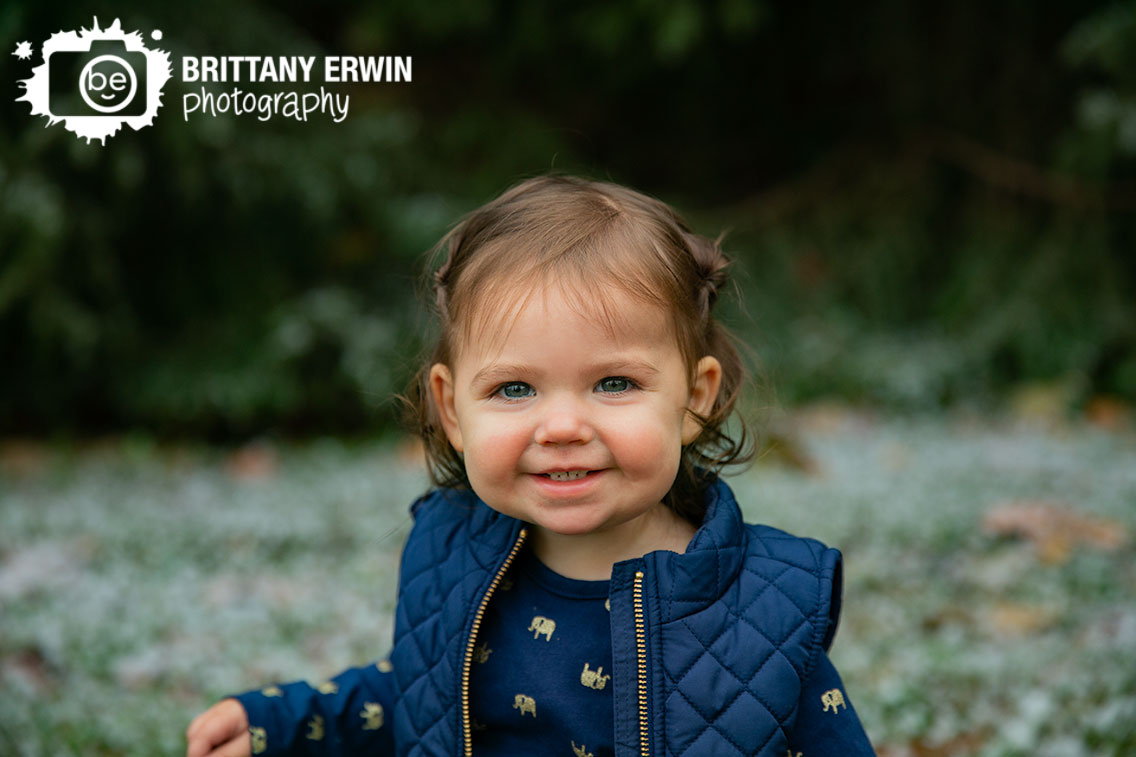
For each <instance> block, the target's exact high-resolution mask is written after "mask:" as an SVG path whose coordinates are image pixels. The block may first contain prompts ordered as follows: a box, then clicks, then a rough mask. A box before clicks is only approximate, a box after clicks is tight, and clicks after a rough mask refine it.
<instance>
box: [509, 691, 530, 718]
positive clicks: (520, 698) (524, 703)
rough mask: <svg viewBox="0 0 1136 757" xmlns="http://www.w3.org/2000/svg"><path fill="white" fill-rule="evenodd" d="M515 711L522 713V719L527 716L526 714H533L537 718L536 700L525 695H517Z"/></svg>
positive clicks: (514, 702)
mask: <svg viewBox="0 0 1136 757" xmlns="http://www.w3.org/2000/svg"><path fill="white" fill-rule="evenodd" d="M513 709H514V710H520V711H521V717H524V716H525V713H526V712H531V713H532V716H533V717H534V718H535V717H536V700H535V699H533V698H532V697H530V696H526V695H524V694H517V695H516V696H515V697H513Z"/></svg>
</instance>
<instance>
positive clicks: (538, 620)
mask: <svg viewBox="0 0 1136 757" xmlns="http://www.w3.org/2000/svg"><path fill="white" fill-rule="evenodd" d="M528 630H530V631H532V632H533V638H534V639H536V638H539V637H540V635H541V634H544V635H545V641H552V634H553V633H554V632H555V631H556V621H555V620H553V619H552V618H546V617H544V616H543V615H537V616H535V617H533V619H532V622H531V623H529V629H528Z"/></svg>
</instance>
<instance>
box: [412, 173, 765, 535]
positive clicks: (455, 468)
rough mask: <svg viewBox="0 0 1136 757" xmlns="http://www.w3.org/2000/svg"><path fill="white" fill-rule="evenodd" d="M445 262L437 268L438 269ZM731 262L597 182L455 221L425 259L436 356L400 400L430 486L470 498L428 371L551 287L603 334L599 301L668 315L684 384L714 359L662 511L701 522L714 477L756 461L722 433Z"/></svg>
mask: <svg viewBox="0 0 1136 757" xmlns="http://www.w3.org/2000/svg"><path fill="white" fill-rule="evenodd" d="M442 257H444V260H443V261H442V262H441V264H440V265H437V264H436V261H437V259H438V258H442ZM728 263H729V261H728V259H727V258H726V256H725V254H724V253H723V252H722V250H721V248H720V246H719V244H718V242H716V241H714V240H711V239H708V238H706V237H703V236H700V235H698V234H694V233H692V232H691V231H690V229H689V228H688V227H687V225H686V223H685V222H684V221H683V220H682V219H681V218H680V217H679V216H678V215H677V214H676V213H675V211H674V210H672V209H671V208H670V207H669V206H668V205H666V204H665V203H663V202H660V201H659V200H656V199H654V198H651V197H648V196H646V195H644V194H641V193H639V192H636V191H634V190H631V189H628V188H626V187H621V186H618V185H616V184H610V183H605V182H597V181H588V180H584V179H579V178H575V177H570V176H540V177H537V178H532V179H527V180H525V181H522V182H520V183H519V184H516V185H515V186H513V187H511V188H510V189H508V190H506V191H505V192H504V193H503V194H501V195H500V196H499V197H497V198H496V199H494V200H492V201H491V202H489V203H488V204H486V205H484V206H482V207H480V208H478V209H477V210H475V211H473V212H472V213H470V214H468V215H466V216H465V217H464V218H462V219H461V220H460V221H459V222H458V224H457V225H456V226H455V227H454V228H453V229H452V230H451V231H450V232H449V233H448V234H447V235H446V236H445V237H443V238H442V240H441V241H440V242H439V243H438V245H437V246H436V247H435V248H434V250H433V253H432V255H431V268H432V269H433V267H434V265H437V268H436V269H435V270H434V271H433V274H432V276H431V279H430V286H431V289H432V292H433V305H434V306H435V310H436V316H437V318H438V322H439V325H440V333H439V337H438V341H437V344H436V345H435V346H434V349H433V351H432V352H431V354H430V357H429V359H428V360H426V361H425V362H424V364H423V366H422V367H421V368H420V369H419V371H418V373H417V374H416V376H415V377H414V379H413V381H412V382H411V385H410V387H409V388H408V392H407V395H406V396H405V397H404V398H403V399H404V402H405V404H406V409H407V413H406V420H407V423H408V425H409V426H410V427H411V428H412V429H413V431H414V432H415V433H417V434H418V435H419V436H421V437H422V440H423V442H424V443H425V447H426V459H427V464H428V467H429V471H430V477H431V479H432V481H433V482H434V483H435V484H437V485H439V486H447V487H458V488H468V487H469V479H468V478H467V477H466V472H465V464H464V462H463V461H462V457H461V455H460V454H459V453H458V452H457V451H456V450H455V449H454V448H453V447H452V446H451V445H450V443H449V440H448V439H447V437H446V434H445V431H444V430H443V428H442V425H441V423H440V421H439V419H438V414H437V410H436V408H435V407H434V404H433V401H432V399H431V396H430V391H429V387H428V376H429V372H430V366H431V365H433V364H434V363H443V364H445V365H450V366H452V365H453V359H454V357H455V356H456V355H457V354H458V351H459V350H460V349H461V345H462V344H463V343H465V342H466V340H469V339H473V338H475V336H476V335H479V334H482V335H484V334H486V333H487V332H488V329H487V327H488V326H489V325H490V324H492V323H493V319H494V317H499V316H500V314H501V309H500V308H494V307H486V306H485V305H484V303H517V302H523V293H525V292H532V291H539V290H541V289H543V288H545V287H548V286H558V287H560V288H561V290H562V291H563V292H564V294H565V295H566V297H568V298H569V302H573V303H575V304H576V305H578V306H579V307H580V308H581V309H582V310H583V309H585V308H586V309H588V311H590V312H595V311H597V310H598V314H599V316H600V317H601V318H603V319H604V320H605V321H606V324H607V325H608V326H609V327H610V326H611V324H612V322H613V319H614V318H615V317H617V314H616V313H613V312H611V311H610V310H609V309H608V307H607V298H605V297H603V296H602V293H603V290H604V289H605V288H609V289H610V288H611V287H615V288H617V289H619V290H621V291H623V292H625V293H626V294H628V295H630V296H632V297H633V298H635V299H638V300H639V301H642V302H644V303H645V304H650V305H653V306H657V307H660V308H661V309H662V310H663V311H664V312H666V313H668V314H669V315H670V321H671V323H670V325H671V328H672V332H673V334H674V336H675V339H676V341H677V343H678V347H679V351H680V353H681V354H682V356H683V360H684V362H685V364H686V366H687V370H688V373H689V375H688V382H689V381H690V380H692V378H693V376H694V373H695V366H696V364H697V363H698V360H699V359H700V358H701V357H703V356H705V355H712V356H713V357H715V358H717V359H718V361H719V363H721V366H722V380H721V386H720V388H719V391H718V397H717V400H716V401H715V403H714V406H713V408H712V410H711V411H710V413H709V414H707V415H706V416H705V417H701V416H699V417H698V422H699V424H700V425H701V427H702V431H701V433H700V434H699V435H698V437H697V438H696V439H695V440H694V441H693V442H691V443H690V444H688V445H685V446H684V447H683V449H682V458H681V463H680V465H679V471H678V475H677V476H676V477H675V482H674V485H673V486H672V487H671V490H670V491H669V492H668V493H667V495H666V497H665V498H664V500H663V501H664V503H665V504H666V505H667V506H668V507H670V508H671V509H672V510H674V511H675V512H676V513H677V514H679V515H680V516H682V517H684V518H686V519H687V520H688V521H690V522H692V523H693V524H694V525H700V524H701V522H702V518H703V516H704V514H705V513H704V506H703V501H702V490H703V489H704V488H705V486H706V484H707V482H708V481H709V480H710V477H711V476H712V475H713V474H716V473H717V472H718V471H719V470H720V469H721V468H722V467H723V466H725V465H729V464H734V463H742V462H746V461H748V460H749V459H751V458H752V457H753V450H752V447H751V445H750V442H749V435H748V433H747V430H746V427H745V424H744V423H743V422H741V421H739V422H738V428H737V431H736V432H735V433H734V434H733V435H731V434H730V433H728V432H727V430H726V428H725V423H726V420H727V418H729V416H730V414H731V413H732V412H733V409H734V405H735V402H736V401H737V398H738V394H739V392H740V390H741V388H742V386H743V383H744V382H745V379H746V372H745V368H744V365H743V363H742V360H741V357H740V356H739V354H738V350H737V349H736V348H735V346H734V344H733V341H732V338H731V336H730V334H729V333H728V332H727V331H726V329H725V328H724V327H723V326H722V325H721V324H720V323H719V322H718V321H717V319H715V317H714V314H713V309H714V305H715V302H716V301H717V299H718V292H719V290H720V289H721V288H722V287H723V286H724V285H725V283H726V268H727V265H728Z"/></svg>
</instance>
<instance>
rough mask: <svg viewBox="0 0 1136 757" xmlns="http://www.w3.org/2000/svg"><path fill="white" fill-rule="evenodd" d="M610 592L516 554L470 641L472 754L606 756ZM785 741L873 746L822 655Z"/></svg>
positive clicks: (806, 751)
mask: <svg viewBox="0 0 1136 757" xmlns="http://www.w3.org/2000/svg"><path fill="white" fill-rule="evenodd" d="M607 597H608V582H607V581H577V580H574V579H571V578H565V577H564V576H561V575H560V574H558V573H554V572H553V571H552V570H550V569H548V568H546V567H545V566H544V565H543V564H542V563H541V562H540V561H539V560H538V559H537V558H536V556H535V555H533V554H532V552H531V551H530V550H524V551H523V552H522V553H521V554H520V555H518V558H517V562H516V563H515V565H514V567H513V568H512V569H511V570H510V572H509V573H508V574H507V575H506V576H505V578H504V579H503V580H502V582H501V585H500V586H498V589H497V592H496V593H495V594H494V595H493V597H492V598H491V599H490V602H489V604H488V606H487V607H486V610H485V616H484V619H483V621H482V626H481V631H480V632H479V634H478V639H477V646H476V647H475V648H474V655H473V659H474V662H473V666H472V668H471V671H470V715H471V717H472V719H473V743H474V748H475V753H476V754H479V755H494V756H495V757H505V756H506V755H508V756H510V757H511V756H513V755H532V754H548V755H559V754H563V755H566V756H569V757H570V756H571V755H576V756H577V757H611V755H612V754H613V753H614V746H613V741H614V728H615V726H614V721H613V714H612V713H613V702H612V687H611V675H610V672H609V671H610V670H611V667H612V666H611V622H610V616H609V611H608V604H607ZM789 746H790V749H789V754H790V755H792V757H797V755H803V757H825V756H826V755H831V756H835V755H840V757H861V756H869V755H874V754H875V753H874V752H873V751H872V746H871V744H870V743H869V742H868V738H867V736H866V735H865V734H864V730H863V727H862V726H861V725H860V720H859V718H858V717H857V716H856V713H855V711H854V710H853V709H852V704H851V702H850V700H849V698H848V696H847V694H846V693H845V691H844V684H843V682H842V681H841V680H840V675H839V674H838V673H837V672H836V668H834V667H833V665H832V663H831V662H830V661H829V659H828V657H827V656H823V657H822V658H821V660H820V662H819V663H818V665H817V667H816V670H814V671H813V673H812V675H810V676H809V678H808V680H807V681H805V684H804V687H803V690H802V692H801V702H800V708H799V710H798V714H797V722H796V723H795V725H794V728H793V731H792V733H790V734H789ZM569 750H571V751H569Z"/></svg>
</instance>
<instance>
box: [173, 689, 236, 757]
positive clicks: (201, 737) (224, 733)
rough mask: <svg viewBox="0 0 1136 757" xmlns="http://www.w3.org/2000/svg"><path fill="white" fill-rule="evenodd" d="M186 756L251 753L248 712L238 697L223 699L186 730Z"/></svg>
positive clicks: (214, 756) (230, 755) (213, 756)
mask: <svg viewBox="0 0 1136 757" xmlns="http://www.w3.org/2000/svg"><path fill="white" fill-rule="evenodd" d="M185 740H186V742H187V743H188V746H187V747H186V750H185V757H249V755H250V754H252V739H251V738H250V737H249V722H248V715H247V714H246V713H245V708H244V707H242V706H241V703H240V702H238V701H237V700H235V699H222V700H221V701H220V702H218V703H217V704H215V705H213V706H212V707H210V708H209V709H208V710H206V711H205V712H203V713H201V714H200V715H198V716H197V717H195V718H194V719H193V722H192V723H190V724H189V728H187V729H186V731H185Z"/></svg>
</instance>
